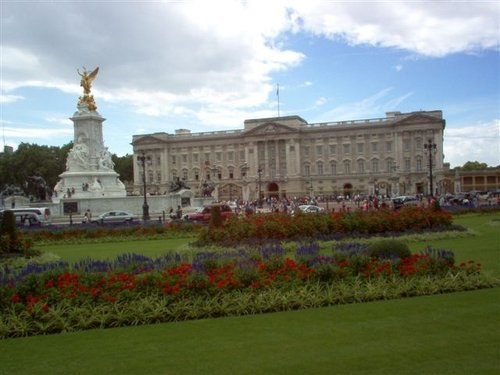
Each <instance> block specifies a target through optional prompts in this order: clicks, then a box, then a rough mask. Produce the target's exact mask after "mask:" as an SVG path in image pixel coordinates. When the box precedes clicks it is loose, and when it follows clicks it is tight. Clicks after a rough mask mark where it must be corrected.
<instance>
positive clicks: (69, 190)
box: [54, 68, 126, 199]
mask: <svg viewBox="0 0 500 375" xmlns="http://www.w3.org/2000/svg"><path fill="white" fill-rule="evenodd" d="M98 70H99V68H96V69H95V70H94V71H92V72H87V71H86V69H85V68H84V71H83V73H80V72H78V73H79V74H80V76H81V84H80V86H82V87H83V96H80V98H79V101H78V106H77V111H76V112H75V113H74V115H73V117H71V120H72V121H73V129H74V140H73V148H72V149H71V150H70V152H69V154H68V158H67V160H66V171H65V172H63V173H62V174H61V175H59V177H60V178H61V179H60V180H59V182H58V183H57V185H56V186H55V188H54V192H55V193H54V198H57V199H61V198H63V199H67V198H74V199H80V198H98V197H100V198H104V197H125V196H126V190H125V185H124V184H123V183H122V182H121V181H120V179H119V175H118V173H116V172H115V171H114V164H113V161H112V160H111V154H110V152H109V151H108V148H107V147H105V146H104V142H103V136H102V123H103V122H104V121H105V119H104V118H103V117H102V116H101V115H100V114H99V113H98V112H97V106H96V104H95V101H94V97H93V95H91V92H90V88H91V83H92V81H93V80H94V79H95V77H96V76H97V72H98Z"/></svg>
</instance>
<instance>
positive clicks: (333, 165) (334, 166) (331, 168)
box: [330, 161, 337, 176]
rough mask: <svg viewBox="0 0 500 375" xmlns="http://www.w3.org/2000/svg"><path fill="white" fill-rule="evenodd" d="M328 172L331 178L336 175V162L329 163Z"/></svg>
mask: <svg viewBox="0 0 500 375" xmlns="http://www.w3.org/2000/svg"><path fill="white" fill-rule="evenodd" d="M330 171H331V174H332V176H335V175H336V174H337V162H335V161H332V162H330Z"/></svg>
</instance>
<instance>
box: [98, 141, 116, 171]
mask: <svg viewBox="0 0 500 375" xmlns="http://www.w3.org/2000/svg"><path fill="white" fill-rule="evenodd" d="M114 166H115V163H113V160H112V159H111V153H110V152H109V151H108V148H107V147H106V148H105V149H104V150H103V151H101V155H100V157H99V169H107V170H113V168H114Z"/></svg>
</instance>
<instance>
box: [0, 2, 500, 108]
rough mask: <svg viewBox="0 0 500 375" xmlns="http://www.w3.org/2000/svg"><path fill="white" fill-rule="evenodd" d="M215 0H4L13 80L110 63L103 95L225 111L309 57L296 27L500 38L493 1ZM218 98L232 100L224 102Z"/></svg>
mask: <svg viewBox="0 0 500 375" xmlns="http://www.w3.org/2000/svg"><path fill="white" fill-rule="evenodd" d="M216 4H217V6H214V4H213V3H212V2H206V1H189V2H143V3H135V2H126V3H125V4H121V5H120V6H119V7H118V5H117V4H116V3H115V2H92V3H88V2H54V3H47V2H36V3H33V2H22V3H14V2H12V3H5V4H4V5H3V15H2V23H3V25H2V30H3V39H2V44H3V64H2V72H3V82H2V86H3V89H4V90H6V91H9V90H12V89H14V88H17V87H22V86H37V87H57V88H59V89H60V90H63V91H65V92H72V93H76V92H78V93H79V92H80V88H79V87H78V84H77V83H76V82H75V81H77V80H78V76H77V74H76V69H77V68H78V67H81V65H86V66H87V67H88V68H89V69H91V68H93V67H95V66H100V68H101V69H100V73H101V74H100V76H98V81H97V82H98V83H96V86H97V87H96V88H95V93H98V94H99V97H100V98H102V100H109V101H112V102H115V103H124V104H127V105H129V106H132V108H134V109H135V110H136V111H137V112H138V113H141V114H145V115H149V116H164V115H169V114H172V113H179V112H180V113H187V112H190V111H196V110H199V109H200V108H202V107H203V106H205V105H207V104H209V105H211V107H212V111H217V110H218V111H219V112H220V113H221V115H223V114H224V113H227V112H226V111H227V108H228V107H236V108H238V109H240V110H242V111H248V110H251V109H253V110H255V109H257V110H258V107H259V106H267V105H268V103H267V101H268V100H269V98H270V95H272V92H273V85H272V84H270V82H271V81H272V79H271V76H272V74H273V73H275V72H278V71H283V70H287V69H290V68H292V67H294V66H296V65H298V64H300V63H301V62H302V61H303V60H304V58H305V56H304V55H303V54H302V53H301V52H299V51H293V50H287V49H286V48H284V47H283V44H282V43H281V37H282V36H283V35H284V33H286V32H289V31H295V32H299V31H306V32H309V33H313V34H316V35H321V36H326V37H328V38H331V39H343V40H346V41H347V42H348V43H351V44H353V45H357V44H370V45H374V46H383V47H394V48H401V49H406V50H408V51H411V52H416V53H419V54H422V55H427V56H443V55H445V54H449V53H454V52H459V51H475V50H480V49H481V48H498V46H499V45H500V43H499V32H498V31H499V30H498V29H499V26H498V16H499V14H498V13H499V9H498V8H499V7H498V6H497V4H495V3H494V2H491V3H488V2H474V3H461V2H458V3H449V2H439V3H437V2H436V3H434V2H391V3H389V2H370V3H365V2H362V3H361V2H327V1H321V0H310V1H307V2H304V1H295V0H291V1H284V0H281V1H272V2H269V1H258V0H254V1H246V2H240V1H236V0H219V1H217V2H216ZM110 51H112V53H110ZM398 69H400V68H398V66H397V67H396V70H398ZM305 84H306V85H308V84H310V82H305ZM218 103H222V104H223V105H221V106H220V107H219V108H217V105H218Z"/></svg>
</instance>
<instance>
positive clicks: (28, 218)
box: [14, 212, 42, 227]
mask: <svg viewBox="0 0 500 375" xmlns="http://www.w3.org/2000/svg"><path fill="white" fill-rule="evenodd" d="M14 217H15V219H16V226H18V227H39V226H41V225H42V223H41V222H40V220H39V219H38V215H36V214H35V213H32V212H28V213H19V212H15V213H14Z"/></svg>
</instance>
